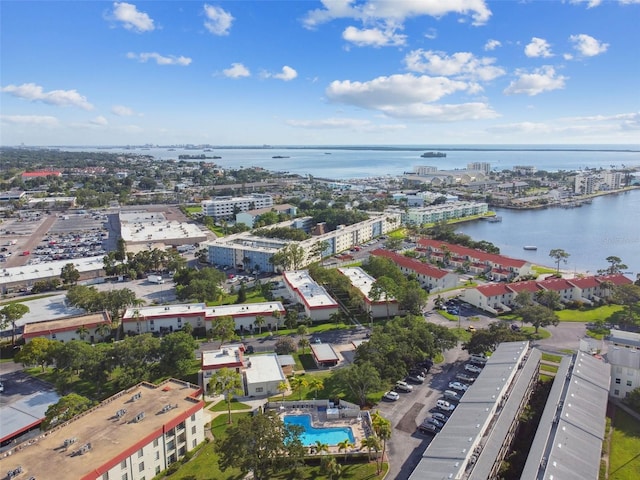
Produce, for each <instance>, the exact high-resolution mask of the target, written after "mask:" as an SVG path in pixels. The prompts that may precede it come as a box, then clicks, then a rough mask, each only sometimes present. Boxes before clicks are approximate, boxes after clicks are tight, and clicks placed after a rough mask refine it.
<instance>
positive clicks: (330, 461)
mask: <svg viewBox="0 0 640 480" xmlns="http://www.w3.org/2000/svg"><path fill="white" fill-rule="evenodd" d="M320 468H321V469H322V471H324V472H325V473H326V474H327V478H328V479H329V480H337V479H338V478H340V477H341V476H342V465H340V464H339V463H338V462H337V461H336V457H333V456H330V457H329V456H326V457H322V459H321V460H320Z"/></svg>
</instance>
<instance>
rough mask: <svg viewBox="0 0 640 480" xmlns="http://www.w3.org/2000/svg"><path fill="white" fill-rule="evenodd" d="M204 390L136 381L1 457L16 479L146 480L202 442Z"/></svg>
mask: <svg viewBox="0 0 640 480" xmlns="http://www.w3.org/2000/svg"><path fill="white" fill-rule="evenodd" d="M201 395H202V390H201V389H200V387H198V386H197V385H192V384H190V383H187V382H183V381H181V380H174V379H171V380H166V381H165V382H163V383H161V384H159V385H153V384H150V383H146V382H143V383H140V384H138V385H136V386H135V387H133V388H130V389H129V390H125V391H122V392H120V393H118V394H116V395H114V396H113V397H110V398H108V399H106V400H105V401H103V402H102V403H100V404H99V405H97V406H95V407H93V408H91V409H90V410H88V411H86V412H84V413H82V414H80V415H77V416H76V417H74V418H72V419H71V420H69V421H67V422H65V423H63V424H61V425H59V426H56V427H54V428H53V429H51V430H49V431H47V432H45V433H44V434H42V435H40V436H39V437H35V438H34V439H31V440H29V441H28V442H25V443H24V444H20V445H17V446H15V447H13V448H12V449H11V450H9V451H8V452H6V453H7V455H6V456H5V457H4V459H3V460H2V463H3V469H4V470H5V471H7V470H8V471H13V470H16V469H17V468H18V467H20V468H21V473H20V475H21V477H20V478H23V477H24V478H38V479H40V478H43V479H44V478H52V477H57V478H74V479H81V480H145V479H146V480H150V479H152V478H154V477H155V476H156V475H158V474H159V473H160V472H161V471H163V470H166V469H167V467H169V465H171V464H172V463H174V462H177V461H178V460H180V459H181V458H183V457H184V456H185V455H186V453H187V452H189V451H190V450H192V449H194V448H195V447H196V446H197V445H198V444H200V443H201V442H203V441H204V424H205V420H204V414H203V407H204V402H203V401H202V400H201V399H200V397H201Z"/></svg>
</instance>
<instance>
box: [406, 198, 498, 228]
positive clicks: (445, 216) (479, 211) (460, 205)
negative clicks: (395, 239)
mask: <svg viewBox="0 0 640 480" xmlns="http://www.w3.org/2000/svg"><path fill="white" fill-rule="evenodd" d="M488 211H489V205H487V204H486V203H484V202H451V203H444V204H441V205H431V206H427V207H418V208H409V209H408V210H407V211H400V210H398V211H397V212H396V213H399V214H400V216H401V219H402V223H403V224H407V225H422V224H425V223H436V222H440V221H442V220H450V219H454V218H463V217H469V216H472V215H483V214H485V213H487V212H488Z"/></svg>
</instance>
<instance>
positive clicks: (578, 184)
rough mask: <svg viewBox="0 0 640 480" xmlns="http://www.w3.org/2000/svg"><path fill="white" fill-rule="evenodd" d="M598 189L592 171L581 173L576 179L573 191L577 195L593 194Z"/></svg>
mask: <svg viewBox="0 0 640 480" xmlns="http://www.w3.org/2000/svg"><path fill="white" fill-rule="evenodd" d="M595 191H596V177H595V176H594V175H593V174H592V173H579V174H578V175H576V177H575V180H574V187H573V192H574V193H575V194H577V195H591V194H593V193H594V192H595Z"/></svg>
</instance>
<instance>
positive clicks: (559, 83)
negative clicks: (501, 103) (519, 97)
mask: <svg viewBox="0 0 640 480" xmlns="http://www.w3.org/2000/svg"><path fill="white" fill-rule="evenodd" d="M516 74H517V75H518V79H517V80H514V81H513V82H511V84H509V86H508V87H507V88H506V89H505V90H504V93H505V94H506V95H515V94H520V93H523V94H525V95H529V96H533V95H538V94H540V93H543V92H549V91H551V90H558V89H561V88H564V82H565V80H567V77H564V76H562V75H556V71H555V69H554V68H553V67H552V66H549V65H545V66H543V67H541V68H537V69H536V70H534V71H533V73H527V72H525V71H522V70H520V71H516Z"/></svg>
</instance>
